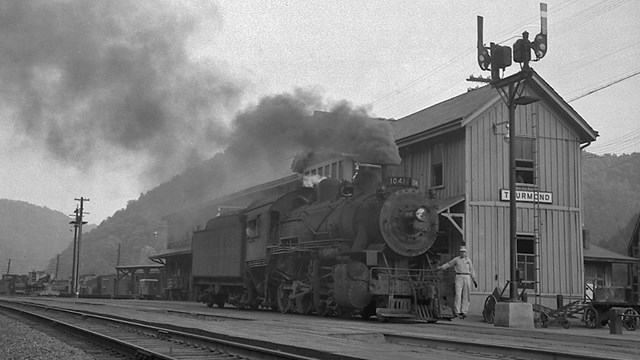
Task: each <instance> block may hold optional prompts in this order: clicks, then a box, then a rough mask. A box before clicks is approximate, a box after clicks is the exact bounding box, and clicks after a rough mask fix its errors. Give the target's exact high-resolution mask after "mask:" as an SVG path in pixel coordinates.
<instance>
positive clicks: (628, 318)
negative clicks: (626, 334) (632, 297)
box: [622, 308, 638, 331]
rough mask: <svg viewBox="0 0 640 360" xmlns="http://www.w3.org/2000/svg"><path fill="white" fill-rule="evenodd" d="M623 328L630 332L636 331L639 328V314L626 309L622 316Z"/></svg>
mask: <svg viewBox="0 0 640 360" xmlns="http://www.w3.org/2000/svg"><path fill="white" fill-rule="evenodd" d="M622 326H624V328H625V329H627V330H629V331H635V330H636V328H637V327H638V313H637V312H636V311H635V310H634V309H631V308H629V309H626V310H625V311H624V315H623V316H622Z"/></svg>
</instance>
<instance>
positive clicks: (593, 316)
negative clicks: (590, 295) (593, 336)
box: [582, 306, 600, 329]
mask: <svg viewBox="0 0 640 360" xmlns="http://www.w3.org/2000/svg"><path fill="white" fill-rule="evenodd" d="M582 318H583V320H584V324H585V325H586V326H587V327H588V328H589V329H595V328H597V327H600V314H599V313H598V310H596V309H595V308H594V307H593V306H589V307H588V308H586V310H585V311H584V315H583V316H582Z"/></svg>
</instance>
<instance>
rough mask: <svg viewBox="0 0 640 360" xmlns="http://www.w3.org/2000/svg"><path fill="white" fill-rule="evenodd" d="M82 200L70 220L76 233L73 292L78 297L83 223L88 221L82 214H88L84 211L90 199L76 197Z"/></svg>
mask: <svg viewBox="0 0 640 360" xmlns="http://www.w3.org/2000/svg"><path fill="white" fill-rule="evenodd" d="M75 200H76V201H79V202H80V208H78V207H76V210H75V211H74V212H75V220H74V221H71V222H69V224H73V227H74V235H73V239H74V241H73V245H74V246H73V271H72V273H73V280H72V281H73V283H72V288H73V290H72V291H73V293H74V294H75V296H76V298H77V297H78V296H79V295H80V286H79V285H80V243H81V242H82V225H84V224H86V223H87V222H86V221H82V216H83V215H84V214H88V213H85V212H84V202H85V201H89V199H85V198H84V197H80V199H75Z"/></svg>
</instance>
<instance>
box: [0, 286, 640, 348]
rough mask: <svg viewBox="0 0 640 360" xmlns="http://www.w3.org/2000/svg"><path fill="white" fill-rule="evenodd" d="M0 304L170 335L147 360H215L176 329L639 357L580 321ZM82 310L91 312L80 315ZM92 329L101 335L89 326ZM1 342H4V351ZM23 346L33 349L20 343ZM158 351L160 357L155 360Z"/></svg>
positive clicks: (19, 300) (344, 343)
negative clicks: (500, 323)
mask: <svg viewBox="0 0 640 360" xmlns="http://www.w3.org/2000/svg"><path fill="white" fill-rule="evenodd" d="M0 300H1V301H0V304H2V305H3V306H5V305H9V306H12V307H14V308H19V309H21V310H23V309H24V310H25V311H27V308H28V307H27V306H26V304H23V302H24V303H34V304H40V305H44V306H45V307H47V308H46V309H43V308H41V309H40V311H42V312H45V313H46V314H47V316H48V317H54V315H53V313H54V309H56V308H64V309H72V310H75V311H78V313H76V314H75V315H73V317H75V319H76V321H77V322H80V323H81V322H83V321H84V322H90V321H91V322H92V323H94V320H87V319H88V317H90V314H94V315H100V316H105V317H108V316H113V317H117V318H121V319H126V320H128V321H130V322H138V321H141V322H144V323H146V324H147V325H150V326H155V327H166V329H167V330H145V331H146V332H147V333H148V332H150V331H151V332H152V337H154V338H155V337H158V338H162V337H164V338H165V339H164V340H167V338H174V341H173V342H166V341H165V343H166V345H164V344H162V343H161V344H160V345H158V344H154V343H152V342H151V340H147V341H146V342H145V344H147V345H145V346H148V347H147V348H146V349H148V350H149V351H147V352H145V351H142V350H138V353H137V354H136V356H135V357H136V358H145V359H152V358H166V359H173V358H176V359H177V358H180V359H188V358H205V359H206V358H214V357H213V355H212V354H213V352H212V351H213V350H210V351H208V352H207V351H205V350H203V349H204V348H205V346H202V349H200V348H199V345H198V346H196V345H193V344H195V343H196V341H195V340H193V341H192V340H179V341H178V340H175V339H177V337H178V336H182V335H177V334H173V333H170V332H171V331H177V330H181V331H183V332H192V331H193V330H197V331H196V335H197V336H200V337H213V338H217V339H223V340H224V341H227V342H236V341H237V342H239V343H244V344H246V345H245V346H251V347H256V348H258V347H264V348H267V349H270V350H269V352H270V353H269V354H267V355H260V356H256V355H253V354H249V355H247V354H246V353H243V354H244V355H240V356H244V358H249V359H251V358H272V359H277V358H289V359H292V358H297V359H372V360H375V359H479V358H480V359H482V358H493V359H495V358H502V359H505V358H506V359H637V358H638V353H639V349H640V332H638V331H626V330H624V331H623V332H622V334H610V330H609V328H608V327H602V328H596V329H588V328H586V327H585V326H584V324H583V323H582V322H581V321H580V319H573V320H572V326H571V328H570V329H564V328H562V327H560V326H559V325H552V326H550V327H549V328H545V329H530V330H524V329H508V328H499V327H494V326H493V325H490V324H487V323H485V322H483V321H482V317H481V316H480V315H471V316H469V317H468V318H467V319H465V320H457V319H456V320H453V321H439V322H438V323H435V324H428V323H416V322H384V323H383V322H378V321H376V320H362V319H335V318H320V317H315V316H302V315H294V314H291V315H283V314H280V313H274V312H269V311H243V310H236V309H229V308H224V309H218V308H215V307H214V308H207V307H206V306H205V305H203V304H199V303H195V302H165V301H144V300H105V299H72V298H36V297H32V298H25V297H13V298H9V297H4V298H0ZM0 311H1V312H0V316H2V317H3V323H4V320H5V319H4V317H5V316H7V315H5V314H6V312H7V310H5V309H4V308H2V309H1V310H0ZM80 312H83V313H85V312H86V313H88V314H89V315H80ZM10 316H13V315H10ZM78 319H79V320H78ZM92 331H95V332H100V331H101V330H99V329H98V327H97V325H95V323H94V325H92ZM153 332H155V333H153ZM49 334H51V333H49ZM159 334H163V335H162V336H161V335H159ZM111 336H115V335H111ZM147 336H148V334H147ZM54 337H55V336H54ZM160 340H161V339H160ZM63 341H64V340H63ZM130 341H133V340H130ZM198 341H200V340H198ZM201 341H204V340H201ZM67 342H68V341H67ZM178 342H179V343H180V344H183V343H190V342H193V344H192V347H195V348H196V350H194V349H190V350H189V351H188V352H187V351H183V352H182V353H181V352H180V351H182V350H178V347H177V345H176V343H178ZM7 344H8V343H6V342H5V340H3V346H6V345H7ZM25 346H36V344H34V343H33V342H25ZM37 346H39V347H40V346H44V345H42V344H38V345H37ZM70 346H72V347H73V346H74V345H73V344H70ZM225 346H228V345H225ZM164 348H166V349H164ZM215 351H218V350H215ZM225 351H226V350H225ZM156 353H157V354H163V353H164V355H162V356H163V357H160V355H158V356H153V354H156ZM140 354H146V355H140ZM180 354H182V355H180ZM233 356H235V355H233ZM233 356H230V357H221V358H234V357H233ZM96 357H98V356H96ZM18 358H19V357H15V359H18ZM216 358H217V357H216ZM235 358H237V357H235Z"/></svg>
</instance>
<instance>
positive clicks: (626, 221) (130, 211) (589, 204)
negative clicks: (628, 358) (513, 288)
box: [0, 152, 640, 278]
mask: <svg viewBox="0 0 640 360" xmlns="http://www.w3.org/2000/svg"><path fill="white" fill-rule="evenodd" d="M214 166H215V162H214V161H212V160H210V161H205V162H204V163H202V164H201V167H199V168H191V169H188V170H187V171H185V172H184V173H183V174H181V175H178V176H176V177H175V178H174V179H172V180H171V181H169V182H167V183H164V184H162V185H160V186H158V187H156V188H155V189H153V190H150V191H149V192H147V193H146V194H142V195H140V197H139V198H138V199H136V200H131V201H129V203H128V204H127V206H126V208H124V209H122V210H119V211H117V212H116V213H115V214H113V215H112V216H111V217H109V218H108V219H106V220H105V221H103V222H102V223H101V224H100V225H99V226H97V227H96V228H95V229H93V230H91V231H89V232H88V233H85V234H84V235H83V240H82V249H81V251H82V262H81V273H82V274H89V273H95V274H108V273H113V272H114V271H115V270H114V266H115V265H116V264H117V263H118V261H119V263H120V264H121V265H133V264H145V263H150V261H149V260H148V257H149V256H150V255H152V254H153V253H155V252H157V251H160V250H162V249H164V247H165V241H164V239H165V233H166V229H164V228H163V227H161V226H160V227H159V226H158V225H159V224H161V218H162V216H164V215H167V214H169V213H172V212H175V211H177V210H180V209H182V208H185V207H188V206H191V205H195V204H198V203H200V202H202V200H203V197H202V193H201V192H199V191H194V190H190V189H193V188H194V187H196V186H197V185H199V184H197V183H196V184H194V183H193V182H194V180H193V179H195V178H197V177H199V176H201V175H202V173H205V174H207V173H208V172H209V171H211V168H212V167H214ZM582 170H583V200H584V203H583V205H584V225H585V228H586V229H587V230H589V233H590V239H591V241H592V242H593V243H595V244H600V245H601V246H603V247H605V248H607V249H609V250H612V251H615V252H617V253H620V254H626V246H627V242H628V241H629V238H630V236H631V232H632V231H633V227H634V225H635V222H636V220H637V217H638V213H639V212H640V153H634V154H632V155H618V156H616V155H603V156H598V155H594V154H590V153H587V152H584V153H583V167H582ZM92 205H93V204H92ZM88 220H90V219H88ZM69 221H70V218H69V217H68V216H67V214H63V213H61V212H59V211H53V210H50V209H47V208H43V207H39V206H35V205H31V204H28V203H25V202H20V201H12V200H0V228H1V229H2V231H1V232H0V260H2V261H4V263H3V264H2V266H1V267H0V268H1V269H2V273H4V272H5V271H6V270H7V269H6V266H7V265H8V259H10V258H11V259H12V264H13V265H12V272H14V270H16V271H19V272H26V271H30V270H33V269H35V270H40V269H44V268H45V267H46V270H47V271H48V272H49V273H51V274H53V273H55V269H56V254H58V253H60V254H61V256H60V263H59V275H58V276H59V277H60V278H61V277H65V276H70V274H71V263H72V261H71V259H72V254H73V248H72V246H71V245H72V241H73V233H72V232H70V231H69V230H70V226H69ZM90 229H91V227H88V226H87V227H85V230H90ZM156 231H157V232H158V236H155V233H156ZM118 247H120V258H119V259H118ZM47 263H48V266H47Z"/></svg>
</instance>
